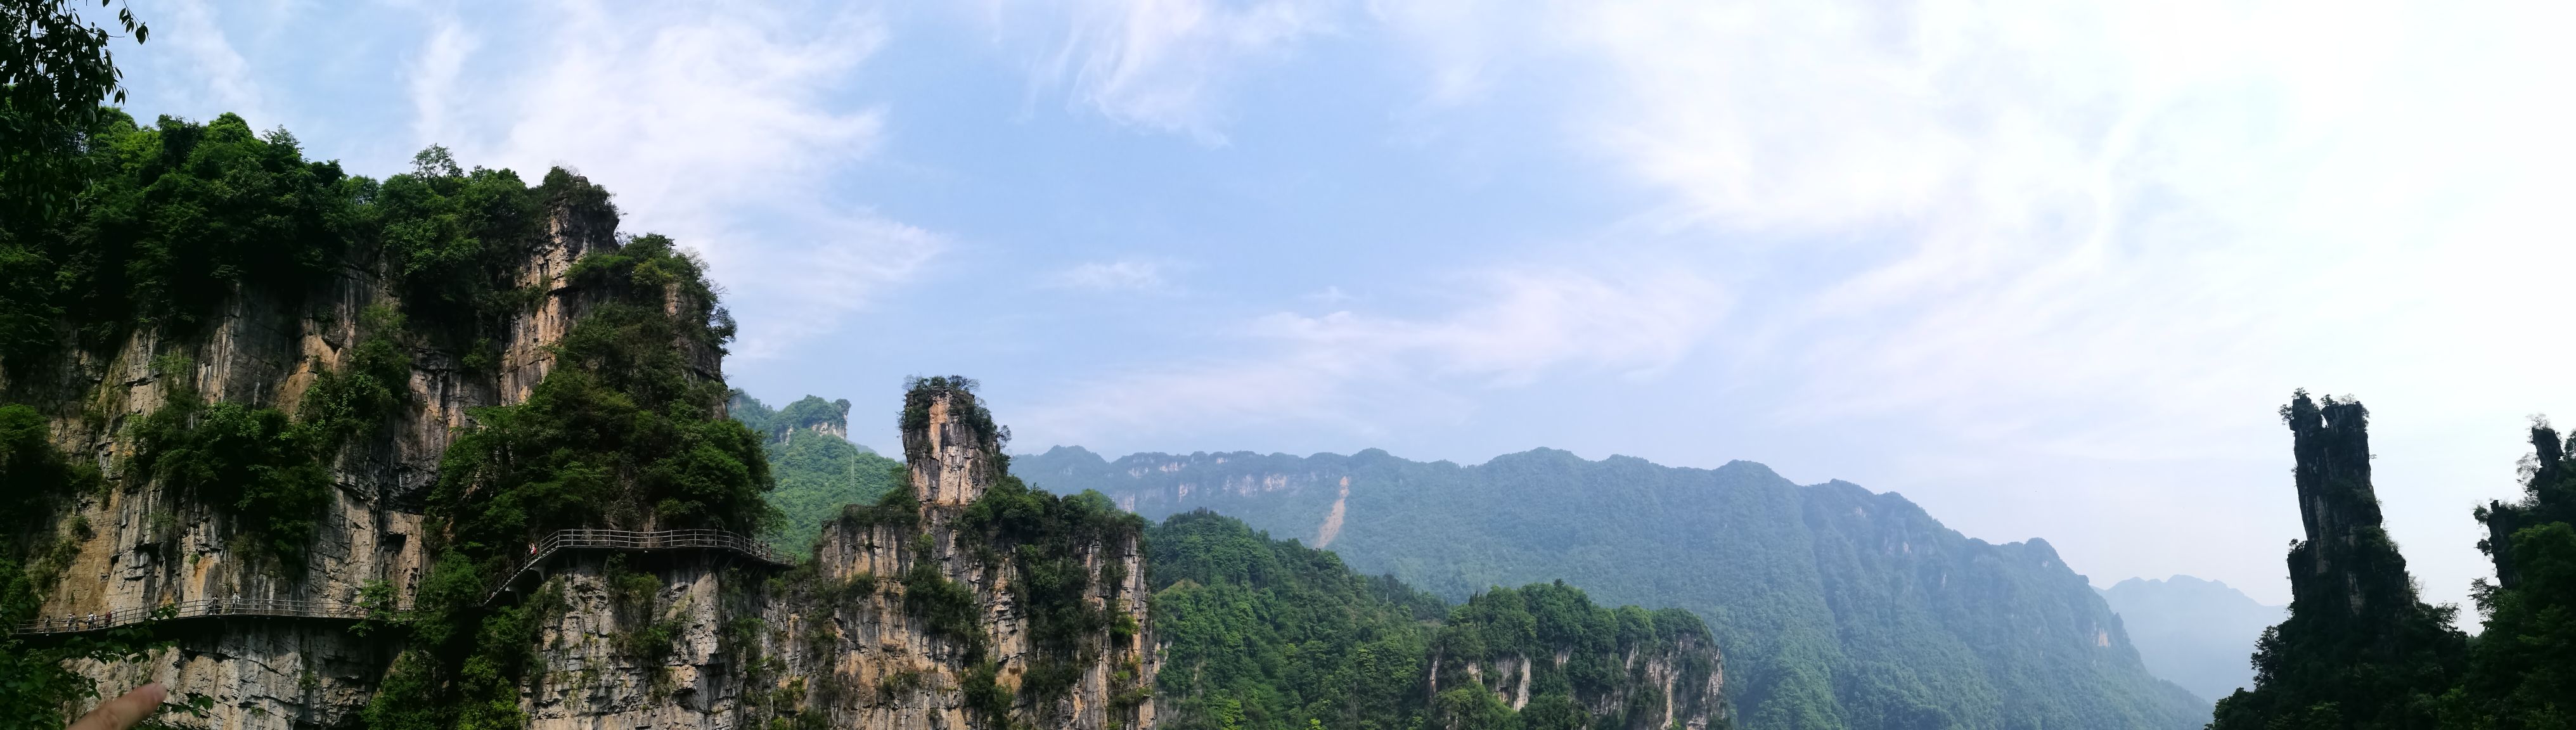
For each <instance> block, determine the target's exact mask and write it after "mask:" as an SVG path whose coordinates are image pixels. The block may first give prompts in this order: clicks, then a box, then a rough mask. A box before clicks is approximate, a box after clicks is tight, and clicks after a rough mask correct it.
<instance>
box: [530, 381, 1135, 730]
mask: <svg viewBox="0 0 2576 730" xmlns="http://www.w3.org/2000/svg"><path fill="white" fill-rule="evenodd" d="M967 414H974V415H977V416H980V415H981V411H980V409H978V408H976V407H975V406H974V403H973V396H972V395H971V394H968V393H964V392H955V393H949V394H945V395H943V396H941V397H940V398H938V399H936V400H935V401H934V402H933V403H932V404H931V406H930V408H929V409H928V422H927V423H926V424H924V425H922V426H921V427H918V428H913V429H907V430H906V431H905V432H904V444H905V447H906V448H905V451H906V453H910V454H914V455H915V458H913V459H912V460H911V462H910V466H911V468H912V474H913V481H912V484H911V485H910V486H909V488H910V490H911V494H912V495H913V496H914V499H912V500H898V501H897V502H893V503H889V504H885V505H878V506H875V507H864V506H855V505H854V506H853V508H852V509H850V510H848V512H847V514H846V515H845V516H844V518H843V519H841V520H838V521H836V522H835V523H833V524H831V525H828V526H826V528H825V529H824V533H823V537H822V539H821V540H820V541H819V542H818V543H817V544H816V554H815V560H814V562H813V563H811V564H809V565H808V566H805V567H803V568H800V569H798V571H796V572H794V573H792V574H789V575H784V576H779V577H780V578H781V580H777V581H770V580H768V578H769V577H770V576H766V575H761V574H758V573H755V572H753V571H751V570H748V569H745V568H744V567H742V566H740V565H736V564H728V563H727V562H725V561H723V560H721V559H710V558H696V557H682V558H678V559H676V561H674V562H670V563H649V562H642V561H638V562H635V563H631V564H630V563H623V562H617V561H613V560H609V559H597V558H594V559H590V560H587V561H581V562H575V563H571V564H567V565H564V566H562V567H561V568H559V569H558V570H557V571H555V572H554V573H553V577H552V578H550V579H549V582H548V584H547V587H546V588H545V589H543V590H540V591H539V592H538V598H537V599H536V600H537V601H538V605H540V606H551V608H549V609H547V610H548V611H549V612H548V613H547V614H546V615H547V617H548V618H547V620H546V621H545V626H546V627H547V628H546V629H545V631H544V639H543V642H542V643H543V646H542V652H541V653H542V656H543V657H544V659H545V662H546V664H545V669H544V671H543V672H542V675H541V676H540V677H538V678H537V679H535V680H534V681H532V682H531V685H530V686H529V687H528V688H527V692H526V694H525V695H524V697H525V700H524V705H523V708H524V709H526V710H527V712H528V714H529V717H530V719H531V722H530V725H531V727H533V728H537V729H538V730H575V729H580V730H600V729H612V730H623V729H630V728H631V729H634V730H642V729H644V728H674V727H678V728H733V727H761V726H764V725H766V724H768V723H774V722H787V723H791V724H792V725H793V726H794V727H799V728H803V727H831V728H866V729H868V730H920V729H928V728H979V727H980V728H994V727H1002V726H1004V722H1003V720H1004V718H999V717H994V716H993V714H992V710H994V709H999V710H1001V711H1002V712H1003V713H1004V714H1006V715H1007V716H1008V721H1009V722H1010V723H1011V724H1016V725H1029V726H1037V727H1051V728H1072V729H1075V730H1108V729H1109V728H1142V727H1148V726H1150V725H1151V724H1152V722H1153V717H1154V711H1153V702H1152V699H1151V698H1150V697H1149V696H1147V694H1146V693H1145V692H1143V691H1142V690H1141V689H1140V688H1143V687H1150V686H1152V683H1153V676H1154V675H1153V672H1154V670H1155V668H1156V658H1155V656H1154V653H1153V651H1152V650H1151V647H1152V646H1153V644H1152V643H1151V642H1152V638H1151V637H1150V636H1149V635H1147V634H1146V633H1144V632H1142V631H1137V632H1132V633H1129V634H1127V635H1124V636H1120V635H1117V634H1116V633H1114V632H1113V630H1112V629H1111V628H1109V627H1107V626H1104V627H1101V628H1099V629H1096V630H1094V631H1092V632H1090V633H1089V634H1088V635H1085V636H1082V637H1080V638H1079V643H1080V644H1081V645H1083V646H1086V647H1091V648H1093V649H1094V650H1093V651H1089V652H1086V653H1085V654H1084V655H1082V656H1077V657H1074V658H1073V661H1070V662H1067V661H1064V659H1063V658H1062V657H1050V656H1047V655H1045V654H1044V652H1042V651H1041V647H1039V646H1037V637H1036V636H1035V634H1037V633H1038V631H1039V630H1038V628H1037V627H1036V626H1035V625H1034V620H1033V617H1032V616H1031V615H1030V613H1031V611H1030V610H1029V608H1028V607H1026V606H1023V605H1021V603H1020V596H1021V595H1022V594H1023V592H1022V591H1020V590H1015V589H1016V588H1018V587H1019V584H1021V583H1022V582H1023V581H1024V580H1025V578H1024V577H1023V575H1022V574H1021V571H1020V569H1019V568H1018V567H1017V565H1016V564H1015V563H1014V562H1013V561H1011V560H1010V559H1008V557H1007V556H1008V555H1010V553H1009V551H1007V550H1003V551H996V550H995V549H994V547H993V546H992V545H990V544H987V543H984V542H982V541H979V540H978V533H977V531H976V530H974V529H973V528H971V527H969V526H966V525H964V524H961V523H962V521H964V520H965V519H966V512H967V511H968V509H969V505H971V504H973V503H974V501H975V500H976V499H977V498H979V497H981V496H982V495H983V494H984V492H985V491H986V490H987V489H988V488H991V487H992V486H993V484H994V481H995V479H996V478H998V477H1000V476H1001V475H1002V474H1003V473H1005V470H1004V466H1003V464H1002V458H1003V457H1002V455H1001V451H1000V445H999V444H998V442H996V441H995V439H994V438H993V436H992V435H991V434H990V433H989V431H986V430H982V429H978V428H977V427H975V424H973V423H968V422H966V421H971V420H972V419H965V418H960V416H961V415H967ZM987 428H989V426H987ZM1140 547H1141V546H1140V545H1139V544H1138V542H1137V541H1136V540H1135V539H1133V538H1132V537H1131V538H1129V539H1126V540H1123V541H1117V542H1114V543H1106V542H1104V543H1095V544H1091V545H1087V546H1085V548H1084V551H1083V554H1082V556H1081V557H1082V561H1081V563H1082V566H1083V569H1084V570H1085V571H1087V572H1088V573H1090V574H1091V575H1093V576H1097V577H1098V579H1097V580H1094V581H1091V582H1090V583H1091V586H1090V588H1089V589H1088V590H1086V591H1085V592H1084V594H1083V595H1082V596H1080V597H1079V600H1080V601H1081V602H1082V603H1083V605H1084V606H1086V607H1087V608H1089V609H1091V610H1095V611H1098V612H1100V615H1104V616H1108V617H1110V618H1111V619H1112V621H1111V622H1110V623H1111V624H1118V623H1120V622H1118V621H1116V618H1117V617H1119V616H1124V617H1126V621H1125V622H1124V625H1128V626H1138V627H1141V626H1143V625H1145V609H1146V595H1147V593H1146V591H1145V588H1144V583H1143V581H1144V575H1145V569H1144V558H1143V554H1142V552H1141V551H1140ZM556 601H560V603H556ZM645 635H652V636H656V637H657V638H656V639H655V640H656V641H658V640H659V639H658V637H665V636H666V637H669V638H668V641H669V646H668V649H667V650H662V649H660V647H658V646H656V647H650V648H643V649H641V650H640V651H639V648H638V647H637V646H636V644H638V643H640V642H638V641H637V639H636V637H638V636H645ZM657 651H659V652H660V654H659V656H652V655H653V654H654V653H656V652H657ZM639 654H641V655H643V656H639ZM1066 670H1070V672H1071V674H1070V676H1069V677H1060V678H1059V679H1058V681H1064V680H1065V679H1069V680H1070V685H1069V686H1068V687H1067V688H1066V689H1065V690H1064V691H1062V692H1061V693H1060V694H1058V695H1056V696H1053V697H1032V696H1031V695H1030V694H1029V693H1027V692H1023V691H1022V690H1023V687H1024V685H1025V684H1026V683H1027V682H1029V681H1030V677H1031V675H1032V673H1033V672H1046V671H1055V672H1063V671H1066ZM993 698H999V699H998V704H990V703H995V702H996V700H995V699H993ZM979 700H980V701H982V702H985V703H988V704H989V706H986V707H979V706H978V703H979Z"/></svg>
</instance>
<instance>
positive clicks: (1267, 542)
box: [1147, 512, 1730, 730]
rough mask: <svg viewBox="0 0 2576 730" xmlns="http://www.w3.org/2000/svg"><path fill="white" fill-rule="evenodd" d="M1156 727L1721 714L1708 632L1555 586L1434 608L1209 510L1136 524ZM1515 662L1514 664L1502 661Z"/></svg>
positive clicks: (1434, 601) (1386, 729)
mask: <svg viewBox="0 0 2576 730" xmlns="http://www.w3.org/2000/svg"><path fill="white" fill-rule="evenodd" d="M1147 540H1148V544H1149V545H1150V546H1151V548H1150V549H1151V556H1152V559H1151V560H1150V561H1149V563H1148V564H1149V565H1151V566H1152V575H1151V576H1150V578H1151V582H1152V585H1153V586H1154V591H1155V592H1154V628H1155V633H1156V635H1157V636H1158V637H1159V638H1160V639H1161V640H1162V641H1163V643H1164V646H1165V658H1164V661H1165V665H1164V667H1163V671H1162V674H1161V679H1160V680H1159V681H1158V683H1157V686H1158V688H1159V691H1160V692H1161V699H1162V703H1163V704H1162V707H1163V712H1165V713H1167V714H1166V716H1165V719H1164V720H1163V724H1164V725H1166V726H1169V727H1177V728H1187V729H1191V730H1197V729H1202V728H1205V729H1224V730H1235V729H1237V728H1241V729H1244V730H1297V729H1298V728H1313V727H1334V728H1360V729H1376V730H1406V729H1409V728H1423V727H1436V728H1445V729H1448V730H1663V729H1664V728H1667V727H1687V728H1694V729H1697V728H1707V727H1725V726H1727V725H1728V724H1729V722H1730V720H1729V718H1728V717H1727V713H1726V711H1725V709H1724V707H1723V705H1722V702H1721V697H1720V693H1719V692H1718V691H1717V690H1718V688H1717V687H1716V686H1715V684H1716V681H1715V680H1717V679H1718V678H1719V677H1720V676H1721V671H1720V668H1719V666H1718V655H1717V652H1716V650H1715V647H1714V642H1713V638H1712V637H1711V636H1710V634H1709V632H1708V628H1707V627H1706V626H1705V625H1703V624H1701V623H1700V621H1699V619H1698V618H1697V617H1695V616H1692V615H1691V614H1690V613H1689V612H1686V611H1680V610H1674V609H1666V610H1663V611H1657V612H1649V611H1646V610H1644V609H1640V608H1637V607H1635V606H1625V607H1620V608H1617V609H1612V608H1608V607H1604V606H1598V605H1595V604H1593V602H1592V601H1591V599H1590V598H1588V597H1587V596H1585V595H1584V594H1583V592H1582V591H1581V590H1577V589H1574V588H1569V587H1567V586H1565V585H1564V584H1562V583H1539V584H1533V585H1529V586H1526V587H1523V588H1517V589H1514V588H1493V589H1489V590H1486V591H1482V592H1479V593H1477V594H1476V595H1474V596H1473V597H1472V598H1470V599H1469V600H1468V601H1467V602H1466V603H1464V604H1461V605H1457V606H1449V605H1447V604H1446V603H1444V602H1443V601H1442V600H1441V599H1440V598H1438V597H1436V596H1433V595H1430V594H1428V593H1424V592H1421V591H1418V590H1415V589H1413V588H1412V587H1410V586H1407V585H1405V584H1404V583H1403V582H1401V581H1399V580H1396V579H1395V578H1393V577H1391V576H1378V577H1367V576H1362V575H1360V574H1357V573H1354V572H1352V571H1351V570H1350V569H1348V568H1347V567H1345V566H1343V564H1342V562H1341V559H1340V558H1338V557H1336V556H1335V555H1334V554H1332V553H1330V552H1327V551H1323V550H1315V549H1312V548H1307V547H1305V546H1303V545H1301V544H1299V543H1298V541H1295V540H1272V539H1270V536H1269V535H1268V534H1266V533H1261V532H1257V531H1254V530H1253V529H1251V528H1250V527H1248V526H1245V525H1244V524H1243V523H1242V522H1241V521H1238V520H1235V519H1233V518H1230V517H1224V516H1220V515H1216V514H1214V513H1209V512H1189V513H1183V514H1177V515H1173V516H1171V517H1169V518H1167V519H1165V520H1164V521H1163V523H1162V524H1161V525H1158V526H1156V527H1154V528H1153V529H1152V530H1150V531H1148V532H1147ZM1515 670H1517V671H1515Z"/></svg>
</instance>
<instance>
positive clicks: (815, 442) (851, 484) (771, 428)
mask: <svg viewBox="0 0 2576 730" xmlns="http://www.w3.org/2000/svg"><path fill="white" fill-rule="evenodd" d="M726 411H727V413H728V414H729V415H731V416H733V419H734V420H736V421H740V422H742V425H743V426H745V427H747V428H750V429H751V430H752V431H753V432H755V433H759V434H762V435H763V438H762V440H761V450H762V452H763V453H765V454H767V455H768V458H769V474H770V476H771V477H772V478H774V479H776V480H777V482H778V486H777V487H776V488H774V489H772V490H770V492H769V503H770V504H771V505H773V506H776V507H777V508H778V511H779V514H780V519H779V521H778V524H777V525H776V526H775V527H773V528H771V529H770V530H769V531H767V532H766V533H764V534H762V535H761V539H762V540H764V541H766V542H768V543H769V544H770V546H771V547H775V548H778V549H780V550H784V551H787V552H790V553H797V554H803V553H806V552H810V551H811V550H812V549H813V544H814V539H815V538H816V537H818V536H820V535H821V534H822V529H823V523H824V522H825V521H828V520H830V519H832V518H833V517H835V516H838V515H840V514H841V505H845V504H868V503H871V502H875V501H877V498H878V497H881V496H884V495H885V493H886V492H887V490H891V489H893V488H894V487H895V486H896V485H899V484H903V483H904V480H905V479H907V478H908V477H906V476H904V474H903V471H904V467H903V462H900V461H895V460H893V459H889V458H886V457H883V456H879V455H877V452H876V451H875V450H873V449H869V448H868V447H866V446H861V445H858V444H854V443H850V440H849V434H850V402H849V401H847V400H840V401H828V402H827V401H825V400H823V399H821V398H817V397H814V396H810V395H809V396H805V397H804V398H803V399H800V400H798V401H796V402H794V403H790V404H787V407H785V408H780V409H777V410H771V409H770V408H769V406H767V405H765V404H762V403H761V402H760V399H758V398H753V397H751V394H749V393H744V392H742V391H739V390H736V391H733V400H732V403H730V404H729V405H728V406H727V408H726Z"/></svg>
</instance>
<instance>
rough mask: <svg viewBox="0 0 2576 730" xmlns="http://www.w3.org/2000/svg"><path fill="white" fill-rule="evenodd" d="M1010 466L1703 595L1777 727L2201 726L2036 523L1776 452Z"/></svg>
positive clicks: (1463, 575) (1392, 566) (1401, 543)
mask: <svg viewBox="0 0 2576 730" xmlns="http://www.w3.org/2000/svg"><path fill="white" fill-rule="evenodd" d="M1012 469H1013V472H1014V473H1016V474H1019V475H1020V476H1021V477H1022V478H1024V479H1027V480H1029V481H1030V482H1031V483H1032V484H1035V485H1037V486H1039V487H1041V488H1045V489H1049V490H1053V491H1058V492H1068V493H1069V492H1078V491H1082V490H1086V489H1090V490H1098V491H1100V492H1102V493H1104V494H1106V495H1108V496H1109V497H1110V498H1112V499H1114V500H1116V501H1118V503H1119V504H1120V505H1121V506H1124V507H1128V508H1130V509H1133V510H1135V511H1137V513H1138V514H1141V515H1144V516H1146V517H1148V518H1149V519H1151V518H1156V517H1160V516H1163V515H1168V514H1173V513H1178V512H1186V511H1189V510H1193V509H1201V508H1205V509H1210V510H1214V511H1216V512H1219V513H1223V514H1228V515H1232V516H1235V517H1238V518H1240V519H1242V520H1244V521H1245V522H1247V523H1249V524H1251V525H1252V526H1254V527H1256V528H1260V529H1264V530H1268V531H1270V532H1271V533H1272V534H1275V535H1282V536H1303V537H1304V538H1306V539H1307V540H1309V541H1310V543H1311V544H1314V545H1317V546H1323V547H1329V548H1330V549H1332V550H1333V551H1334V552H1336V553H1339V554H1340V555H1341V556H1342V557H1343V559H1344V560H1346V561H1348V562H1349V563H1350V564H1351V566H1352V567H1353V568H1354V569H1357V570H1360V571H1362V572H1386V573H1392V574H1394V575H1395V576H1396V577H1398V578H1400V579H1402V580H1404V581H1406V582H1408V583H1412V584H1414V585H1418V586H1422V587H1424V588H1427V589H1429V590H1431V591H1433V592H1435V593H1439V594H1441V595H1442V596H1444V597H1447V598H1450V599H1451V600H1457V599H1460V598H1464V597H1466V596H1469V595H1472V594H1474V593H1476V592H1478V591H1481V590H1484V589H1486V588H1488V587H1490V586H1508V585H1519V584H1523V583H1529V582H1536V581H1544V580H1553V579H1563V580H1565V581H1566V582H1567V583H1568V584H1569V585H1574V586H1577V587H1580V588H1583V589H1585V590H1586V591H1589V592H1591V593H1592V594H1593V595H1595V596H1597V597H1599V598H1601V599H1602V600H1604V601H1606V602H1610V603H1635V604H1639V605H1645V606H1668V607H1680V608H1687V609H1690V610H1692V611H1695V612H1697V613H1699V614H1700V615H1702V616H1704V617H1707V619H1708V621H1709V623H1710V625H1711V628H1712V630H1714V631H1715V632H1716V634H1717V637H1718V641H1719V645H1720V647H1721V648H1722V649H1723V650H1724V651H1725V652H1726V654H1727V665H1728V669H1729V670H1730V674H1731V676H1730V680H1731V681H1734V682H1736V683H1737V684H1736V685H1735V687H1736V689H1734V690H1732V692H1733V693H1734V696H1735V697H1736V698H1737V702H1738V706H1737V707H1738V712H1739V717H1741V718H1742V720H1743V721H1744V722H1745V723H1747V724H1748V725H1749V726H1754V727H1763V728H1841V727H1856V728H1900V727H1903V728H1911V727H1981V728H2005V727H2092V728H2109V727H2139V728H2147V727H2155V728H2183V727H2195V726H2198V725H2200V724H2201V723H2202V722H2204V721H2205V720H2204V719H2203V718H2205V717H2207V714H2206V713H2207V711H2208V710H2207V708H2208V705H2207V703H2206V702H2204V701H2202V700H2200V699H2198V698H2195V697H2193V696H2192V695H2191V693H2189V692H2187V691H2185V690H2184V689H2182V688H2181V687H2178V686H2175V685H2174V684H2172V683H2169V682H2165V681H2163V680H2160V679H2157V678H2155V677H2154V676H2152V675H2151V674H2149V672H2148V671H2147V669H2146V667H2145V665H2144V664H2143V663H2142V662H2141V661H2140V659H2139V656H2138V652H2137V650H2136V649H2135V648H2133V646H2132V645H2131V642H2130V639H2129V637H2128V636H2127V634H2126V633H2125V632H2124V631H2123V630H2122V629H2121V626H2120V621H2119V619H2118V618H2116V617H2115V616H2114V615H2113V614H2112V612H2111V610H2110V608H2109V606H2108V605H2106V604H2105V603H2104V602H2103V601H2102V600H2101V598H2100V597H2099V596H2098V595H2096V594H2095V593H2094V591H2093V589H2092V588H2091V587H2090V586H2089V585H2087V583H2086V582H2085V579H2084V577H2083V576H2080V575H2077V574H2075V572H2074V571H2073V570H2071V569H2069V568H2068V567H2067V566H2066V564H2065V563H2064V562H2063V561H2061V560H2060V559H2059V558H2058V556H2057V554H2056V551H2055V550H2053V549H2051V548H2050V547H2049V545H2048V543H2047V542H2046V541H2044V540H2038V539H2033V540H2030V541H2027V542H2016V543H2006V544H2001V545H1998V544H1992V543H1988V542H1985V541H1982V540H1976V539H1970V538H1967V537H1964V536H1962V535H1960V534H1958V533H1957V532H1955V531H1952V530H1949V529H1947V528H1944V527H1942V526H1941V524H1940V523H1939V522H1938V521H1936V520H1934V519H1932V518H1931V517H1930V516H1929V515H1927V514H1925V513H1924V512H1923V510H1922V509H1920V508H1919V507H1916V506H1915V505H1914V504H1913V503H1911V502H1908V501H1906V500H1905V499H1904V498H1903V497H1901V496H1897V495H1894V494H1877V493H1872V492H1870V491H1868V490H1866V489H1862V488H1860V487H1858V486H1856V485H1852V484H1849V483H1844V482H1830V483H1826V484H1819V485H1810V486H1800V485H1797V484H1794V483H1791V482H1789V481H1788V480H1786V479H1783V478H1781V477H1780V476H1779V475H1777V474H1775V473H1773V472H1772V471H1771V470H1770V469H1769V468H1767V467H1764V466H1762V465H1760V464H1755V463H1752V462H1743V461H1738V462H1733V463H1730V464H1728V465H1726V466H1724V467H1720V468H1718V469H1684V468H1671V467H1663V466H1658V465H1655V464H1652V463H1649V462H1646V461H1644V460H1641V459H1635V458H1627V457H1613V458H1610V459H1605V460H1602V461H1586V460H1584V459H1582V458H1579V457H1576V456H1575V455H1573V454H1571V453H1567V452H1563V451H1556V450H1550V449H1539V450H1534V451H1529V452H1524V453H1519V454H1509V455H1505V456H1501V457H1497V458H1495V459H1493V460H1492V461H1489V462H1487V463H1484V464H1480V465H1475V466H1459V465H1456V464H1452V463H1447V462H1435V463H1422V462H1414V461H1408V460H1405V459H1401V458H1398V457H1395V456H1393V455H1390V454H1387V453H1386V452H1384V451H1378V450H1370V451H1363V452H1360V453H1358V454H1354V455H1350V456H1341V455H1336V454H1317V455H1314V456H1310V457H1296V456H1288V455H1284V454H1274V455H1261V454H1254V453H1250V452H1237V453H1227V454H1205V453H1201V454H1191V455H1187V456H1175V455H1166V454H1136V455H1132V456H1128V457H1125V458H1121V459H1119V460H1117V461H1114V462H1113V461H1108V460H1105V459H1102V458H1101V457H1099V456H1098V455H1096V454H1092V453H1090V452H1089V451H1086V450H1083V449H1079V448H1069V447H1058V448H1055V449H1051V450H1049V451H1047V452H1046V453H1043V454H1035V455H1022V456H1018V457H1014V459H1013V461H1012Z"/></svg>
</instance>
